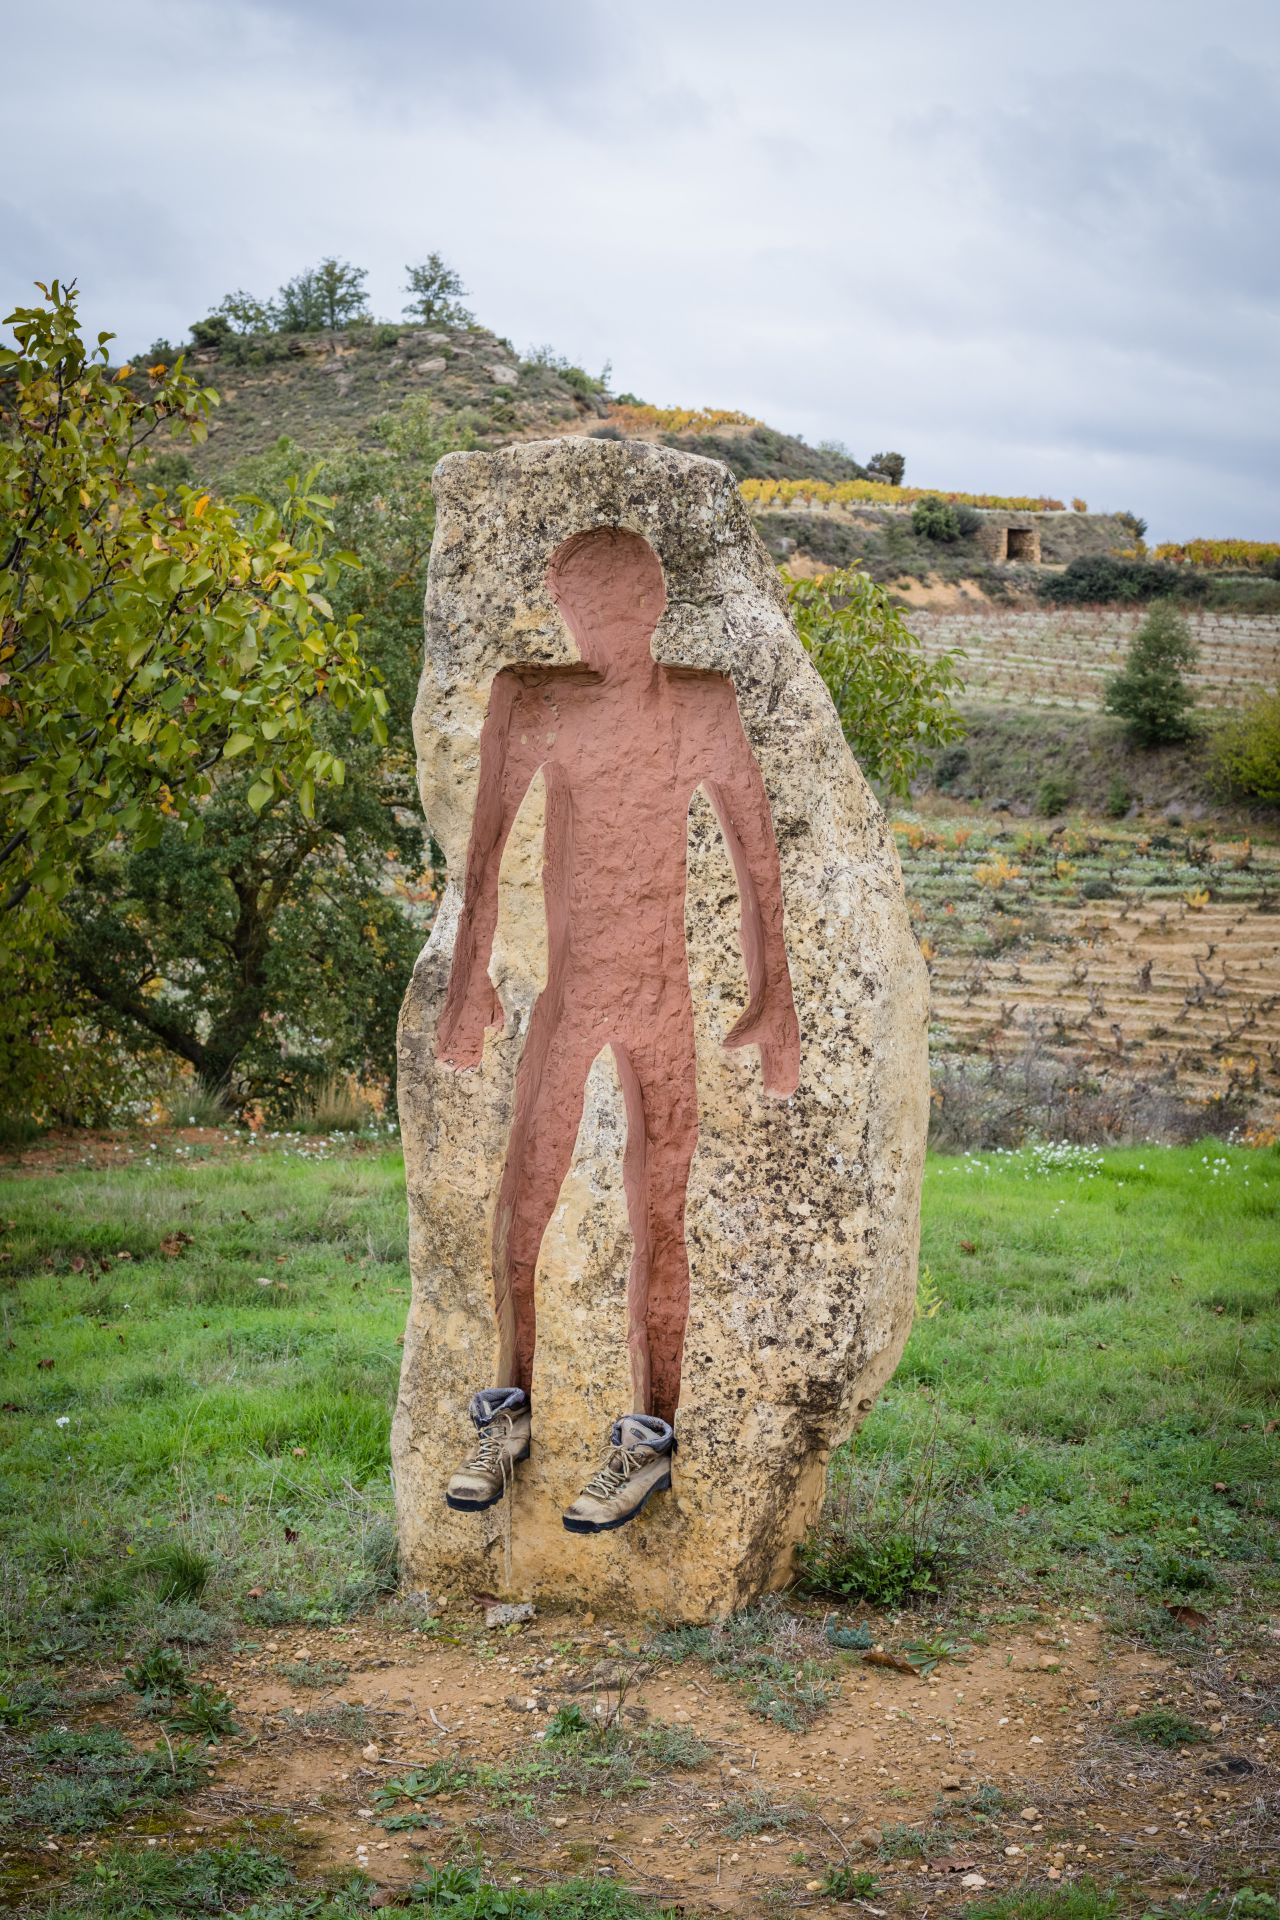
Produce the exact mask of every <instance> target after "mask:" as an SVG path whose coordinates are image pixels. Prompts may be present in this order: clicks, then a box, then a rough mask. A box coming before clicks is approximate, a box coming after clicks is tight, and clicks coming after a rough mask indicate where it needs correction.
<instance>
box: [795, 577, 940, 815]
mask: <svg viewBox="0 0 1280 1920" xmlns="http://www.w3.org/2000/svg"><path fill="white" fill-rule="evenodd" d="M789 595H790V600H791V611H792V618H793V619H794V620H795V623H796V630H797V631H798V633H799V635H800V638H801V639H802V640H803V642H804V644H805V647H806V648H807V650H808V653H809V656H810V658H811V659H812V661H813V663H814V665H815V666H816V667H817V669H818V672H819V673H820V674H821V675H822V678H823V680H824V681H825V682H826V686H827V690H828V692H829V693H830V695H831V698H832V699H833V701H834V702H835V708H836V712H837V713H838V714H839V716H840V724H841V726H842V727H843V728H844V736H845V739H846V740H847V741H848V742H849V745H850V747H851V748H852V749H853V752H854V755H855V757H856V758H857V760H858V761H859V763H860V765H861V767H862V770H863V772H864V773H865V774H867V775H868V777H869V778H870V779H872V780H878V781H880V782H881V783H882V784H883V785H884V786H885V787H887V788H888V789H889V791H890V792H891V793H895V794H898V795H904V794H906V793H908V792H909V791H910V786H911V781H912V780H913V779H914V777H915V775H916V774H917V773H918V772H919V771H920V769H921V767H922V766H923V765H924V763H925V761H926V760H927V758H928V756H929V754H930V753H931V751H932V750H933V749H934V748H935V747H941V746H945V745H946V744H947V743H948V742H949V741H951V740H958V739H960V737H961V736H962V735H963V733H964V731H965V725H964V721H963V720H962V718H961V717H960V715H959V714H958V713H957V712H956V710H955V708H954V706H953V705H952V698H953V696H954V694H955V691H956V689H957V688H958V687H959V684H960V682H959V677H958V675H957V673H956V670H955V665H954V661H955V659H956V657H957V656H955V655H953V654H943V655H942V657H941V658H940V659H937V660H928V659H927V658H926V657H925V655H924V652H923V650H922V649H921V646H920V642H919V641H918V640H917V639H916V637H915V635H914V634H913V633H912V632H911V631H910V629H909V628H908V626H907V625H906V622H905V621H904V620H903V618H902V614H901V613H900V611H899V610H898V608H897V607H895V606H894V604H893V602H892V600H891V599H890V598H889V595H888V593H887V592H886V590H885V589H884V588H883V587H880V586H877V585H876V583H875V581H874V580H872V578H871V576H870V575H869V574H867V573H864V572H863V571H862V570H861V569H860V568H858V567H847V568H844V569H842V570H841V571H840V572H837V573H829V574H827V575H826V576H825V577H824V578H823V579H821V580H795V581H792V582H791V583H790V586H789Z"/></svg>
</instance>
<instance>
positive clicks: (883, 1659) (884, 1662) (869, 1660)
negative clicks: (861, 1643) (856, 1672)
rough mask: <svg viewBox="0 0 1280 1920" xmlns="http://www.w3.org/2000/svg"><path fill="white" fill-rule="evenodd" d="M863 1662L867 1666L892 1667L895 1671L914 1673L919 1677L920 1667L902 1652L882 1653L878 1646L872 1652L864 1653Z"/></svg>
mask: <svg viewBox="0 0 1280 1920" xmlns="http://www.w3.org/2000/svg"><path fill="white" fill-rule="evenodd" d="M862 1662H863V1665H864V1666H867V1667H892V1668H893V1671H894V1672H895V1673H913V1674H915V1675H916V1677H917V1678H919V1669H918V1668H916V1667H914V1666H913V1665H912V1664H911V1662H910V1660H904V1659H903V1657H902V1655H901V1654H900V1653H881V1652H880V1650H879V1648H878V1647H873V1648H872V1650H871V1652H870V1653H864V1654H863V1656H862Z"/></svg>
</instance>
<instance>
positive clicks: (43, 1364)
mask: <svg viewBox="0 0 1280 1920" xmlns="http://www.w3.org/2000/svg"><path fill="white" fill-rule="evenodd" d="M36 1366H37V1367H39V1368H41V1369H42V1370H43V1371H44V1372H45V1373H49V1372H51V1371H52V1368H53V1361H52V1360H37V1361H36Z"/></svg>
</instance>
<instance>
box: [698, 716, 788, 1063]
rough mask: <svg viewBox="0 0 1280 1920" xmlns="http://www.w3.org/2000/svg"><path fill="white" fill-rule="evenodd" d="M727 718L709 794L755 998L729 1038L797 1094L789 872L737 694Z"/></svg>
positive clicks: (728, 1044)
mask: <svg viewBox="0 0 1280 1920" xmlns="http://www.w3.org/2000/svg"><path fill="white" fill-rule="evenodd" d="M726 692H727V694H728V698H727V699H726V701H725V703H724V709H723V713H722V715H721V716H719V717H720V719H721V727H720V729H719V739H718V741H717V747H716V753H715V757H714V763H713V769H712V774H711V778H710V779H709V780H708V781H707V782H706V787H707V792H708V795H709V797H710V800H711V804H712V806H713V807H714V808H715V811H716V818H717V819H718V820H719V822H720V830H721V832H722V833H723V834H724V837H725V842H726V844H727V846H728V848H729V852H730V855H731V856H732V859H733V866H734V871H735V873H736V874H737V878H738V896H739V899H740V900H741V902H742V958H743V961H744V963H745V965H746V969H747V985H748V988H749V991H750V996H751V997H750V999H749V1000H748V1002H747V1008H746V1011H745V1012H744V1013H743V1015H742V1018H741V1019H740V1020H739V1021H738V1022H737V1023H736V1024H735V1025H734V1027H733V1028H732V1029H731V1030H730V1032H729V1033H727V1034H726V1035H725V1039H724V1044H725V1046H726V1047H752V1046H758V1047H759V1049H760V1065H761V1069H762V1071H763V1073H764V1084H765V1087H766V1089H767V1090H768V1092H770V1093H776V1094H783V1095H785V1094H789V1093H794V1092H795V1090H796V1086H797V1084H798V1082H799V1078H800V1027H799V1023H798V1021H797V1020H796V1010H795V1002H794V1000H793V998H792V993H791V972H790V969H789V968H788V966H787V949H786V944H785V942H784V940H783V932H782V874H781V871H780V868H779V865H778V843H777V839H776V838H775V836H774V831H773V818H772V816H771V814H770V812H769V797H768V795H767V794H766V793H765V790H764V781H763V780H762V779H761V777H760V769H759V767H758V766H757V765H756V760H755V755H754V754H753V753H752V751H751V746H750V743H749V741H748V740H747V736H746V734H745V733H744V732H743V728H742V720H741V717H740V716H739V713H738V703H737V701H736V699H735V698H734V697H733V693H732V690H731V689H726Z"/></svg>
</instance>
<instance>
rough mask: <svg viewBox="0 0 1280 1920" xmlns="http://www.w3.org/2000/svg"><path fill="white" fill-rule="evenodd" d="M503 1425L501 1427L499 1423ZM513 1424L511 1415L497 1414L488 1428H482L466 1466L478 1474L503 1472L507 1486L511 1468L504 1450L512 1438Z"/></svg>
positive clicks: (503, 1479) (503, 1480)
mask: <svg viewBox="0 0 1280 1920" xmlns="http://www.w3.org/2000/svg"><path fill="white" fill-rule="evenodd" d="M499 1421H501V1422H502V1425H501V1427H499V1425H498V1422H499ZM512 1426H513V1422H512V1419H511V1415H510V1414H509V1413H499V1414H495V1415H494V1417H493V1419H492V1420H491V1421H490V1422H489V1424H488V1426H487V1427H484V1428H482V1430H481V1433H480V1438H479V1440H478V1441H477V1442H476V1447H475V1451H474V1453H472V1454H470V1455H469V1456H468V1458H467V1461H466V1463H465V1464H466V1466H467V1467H469V1468H472V1469H473V1470H474V1471H475V1472H476V1473H494V1472H495V1471H497V1472H501V1474H502V1483H503V1485H504V1486H505V1485H506V1484H507V1481H508V1480H509V1479H510V1476H511V1468H510V1465H509V1463H508V1461H507V1459H506V1456H505V1455H504V1453H503V1451H502V1449H503V1448H504V1447H505V1445H506V1443H507V1441H508V1439H509V1438H510V1437H511V1431H512Z"/></svg>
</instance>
